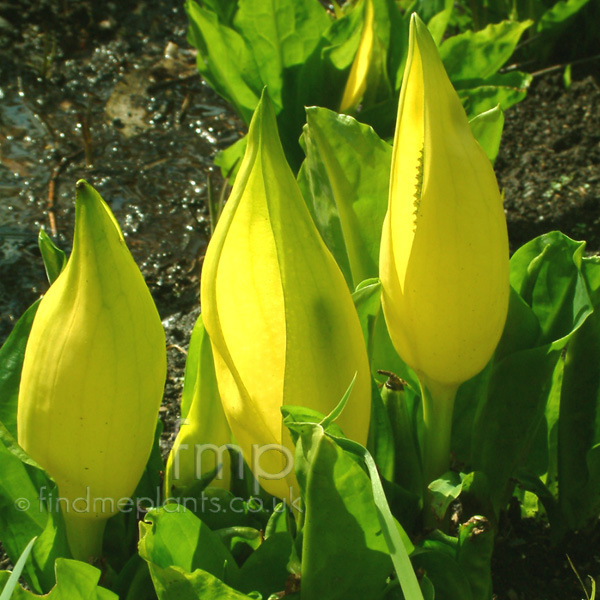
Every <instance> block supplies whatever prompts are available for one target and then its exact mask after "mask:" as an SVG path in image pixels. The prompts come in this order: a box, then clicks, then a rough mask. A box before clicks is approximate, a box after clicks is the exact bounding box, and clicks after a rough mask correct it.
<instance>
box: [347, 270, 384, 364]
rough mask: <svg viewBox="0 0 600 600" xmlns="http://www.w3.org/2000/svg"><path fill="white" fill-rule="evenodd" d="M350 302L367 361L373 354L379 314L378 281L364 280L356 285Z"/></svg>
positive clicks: (379, 295) (379, 284)
mask: <svg viewBox="0 0 600 600" xmlns="http://www.w3.org/2000/svg"><path fill="white" fill-rule="evenodd" d="M352 300H353V301H354V306H355V308H356V312H357V314H358V319H359V321H360V326H361V328H362V332H363V337H364V338H365V345H366V346H367V355H368V356H369V361H370V360H371V357H372V354H373V335H374V333H375V323H376V322H377V319H378V318H379V315H380V313H381V282H380V281H379V279H366V280H365V281H362V282H361V283H359V284H358V286H357V288H356V291H355V292H354V293H353V294H352Z"/></svg>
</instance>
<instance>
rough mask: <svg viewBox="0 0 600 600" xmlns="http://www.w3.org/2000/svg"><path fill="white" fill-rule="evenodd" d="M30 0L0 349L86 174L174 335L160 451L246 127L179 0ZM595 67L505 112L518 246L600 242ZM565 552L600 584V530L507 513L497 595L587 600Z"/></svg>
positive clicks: (1, 177)
mask: <svg viewBox="0 0 600 600" xmlns="http://www.w3.org/2000/svg"><path fill="white" fill-rule="evenodd" d="M24 4H25V5H26V6H25V7H24V6H23V5H22V3H18V2H16V0H15V1H12V0H0V8H1V10H0V15H1V16H0V48H4V50H0V100H1V102H0V308H1V311H0V344H1V343H2V342H3V341H4V339H5V338H6V336H7V335H8V333H9V332H10V330H11V328H12V326H13V325H14V322H15V321H16V319H18V317H19V316H20V314H22V312H23V311H24V310H25V308H26V307H27V306H28V305H29V304H31V302H33V301H34V300H35V299H36V298H38V297H39V296H40V294H42V293H43V292H44V291H45V289H46V288H47V283H46V281H45V275H44V270H43V266H42V262H41V258H40V255H39V251H38V249H37V242H36V239H37V233H38V230H39V227H40V226H44V227H45V228H46V230H47V231H48V232H49V233H51V234H52V236H53V238H54V240H55V241H56V243H57V244H58V245H59V246H61V247H62V248H63V249H65V250H67V251H68V250H69V248H70V245H71V241H72V230H73V212H74V211H73V197H74V184H75V182H76V181H77V179H79V178H81V177H84V178H86V179H87V180H88V181H89V182H90V183H91V184H93V185H94V186H95V187H96V188H97V189H98V191H99V192H100V193H101V194H102V195H103V197H104V198H105V200H106V201H107V202H108V203H109V204H110V205H111V206H112V209H113V211H114V212H115V215H116V217H117V219H118V221H119V222H120V223H121V226H122V228H123V231H124V234H125V236H126V238H127V242H128V245H129V247H130V249H131V251H132V253H133V255H134V257H135V259H136V260H137V262H138V264H139V265H140V267H141V269H142V272H143V274H144V276H145V277H146V280H147V282H148V285H149V287H150V289H151V292H152V294H153V297H154V299H155V301H156V303H157V306H158V309H159V312H160V314H161V317H162V319H163V323H164V325H165V328H166V331H167V341H168V345H169V351H168V353H169V375H168V381H167V388H166V393H165V402H164V404H163V407H162V409H161V417H162V418H163V420H164V422H165V435H164V436H163V444H164V446H163V447H164V449H167V448H168V447H169V445H170V443H171V441H172V437H173V432H174V431H175V428H176V419H177V416H178V402H179V399H180V394H181V386H182V381H183V367H184V363H185V349H186V348H187V344H188V342H189V334H190V332H191V328H192V326H193V324H194V321H195V319H196V318H197V316H198V313H199V306H198V296H199V293H198V288H199V272H200V263H201V260H202V256H203V253H204V249H205V246H206V242H207V210H206V196H207V178H208V177H209V176H210V177H211V178H212V179H213V182H214V183H215V184H216V185H217V187H218V186H219V185H220V179H219V177H218V174H216V173H213V172H212V167H211V164H212V158H213V156H214V154H215V152H216V151H217V150H218V149H220V148H223V147H226V146H228V145H229V144H230V143H232V142H233V141H234V140H235V139H236V137H237V136H238V135H239V134H240V131H239V125H238V121H237V120H236V119H235V117H234V115H232V113H231V112H230V109H228V108H227V106H226V104H225V103H224V102H222V101H221V100H220V99H219V98H218V97H217V96H216V95H215V94H214V93H213V92H212V91H211V90H210V89H209V88H208V87H207V86H206V85H205V84H204V83H203V82H202V81H201V80H200V79H199V77H198V76H197V73H196V69H195V58H194V54H193V52H192V51H191V50H190V49H189V47H188V46H187V43H186V41H185V30H186V16H185V13H184V10H183V8H182V2H180V1H179V0H155V1H154V2H148V3H147V2H143V1H141V0H140V1H139V2H137V3H135V2H131V3H129V2H128V3H120V2H94V1H93V0H78V1H77V2H54V1H53V0H32V1H30V2H29V3H24ZM169 43H170V44H169ZM594 69H596V71H594ZM598 71H600V65H599V64H598V62H596V63H589V64H586V65H583V66H581V67H578V68H574V69H573V83H572V85H571V87H570V88H569V89H566V88H565V86H564V85H563V82H562V76H561V72H559V71H555V72H550V73H547V74H545V75H540V76H537V77H535V78H534V81H533V85H532V87H531V90H530V93H529V95H528V97H527V98H526V99H525V100H524V101H523V102H522V103H521V104H519V105H517V106H515V107H513V108H511V109H510V110H509V111H508V112H507V113H506V125H505V133H504V137H503V143H502V146H501V150H500V154H499V156H498V159H497V161H496V165H495V167H496V172H497V174H498V179H499V183H500V186H501V187H502V188H503V189H504V193H505V206H506V212H507V220H508V227H509V236H510V241H511V249H512V250H515V249H516V248H517V247H519V246H520V245H522V244H523V243H525V242H526V241H528V240H530V239H532V238H533V237H535V236H537V235H539V234H541V233H544V232H547V231H551V230H553V229H560V230H562V231H563V232H564V233H566V234H568V235H569V236H571V237H573V238H575V239H586V240H587V241H588V250H589V251H590V252H598V251H600V89H599V80H598ZM567 554H568V555H569V556H570V558H571V559H572V561H573V563H574V565H575V568H576V569H577V571H578V573H579V574H580V576H581V577H582V579H585V578H586V576H588V575H591V576H593V577H595V578H597V579H599V580H600V550H599V548H598V544H597V531H596V530H594V531H590V532H580V533H578V534H577V535H576V536H573V538H572V539H570V540H567V541H565V542H564V543H561V544H560V545H558V546H556V547H555V546H552V544H551V543H550V536H549V533H548V530H547V528H546V527H545V525H544V524H543V523H540V522H537V521H532V520H523V521H522V520H520V519H519V518H514V515H513V517H512V518H511V519H508V517H507V518H506V520H505V524H504V526H503V528H502V529H501V531H500V534H499V537H498V542H497V546H496V551H495V555H494V562H493V574H494V590H495V593H496V598H497V600H521V599H522V600H525V599H526V600H538V599H539V600H542V599H543V600H553V599H556V600H568V599H573V600H576V599H579V598H583V597H584V593H583V589H582V588H581V586H580V584H579V582H578V581H577V578H576V577H575V575H574V573H573V570H572V569H571V567H570V566H569V563H568V560H567V558H566V555H567ZM5 560H6V559H5V557H3V556H2V554H1V550H0V567H4V566H5V564H6V562H5Z"/></svg>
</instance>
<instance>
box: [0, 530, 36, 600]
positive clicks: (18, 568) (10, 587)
mask: <svg viewBox="0 0 600 600" xmlns="http://www.w3.org/2000/svg"><path fill="white" fill-rule="evenodd" d="M36 539H37V538H35V537H34V538H32V539H31V541H30V542H29V544H27V546H25V550H23V552H22V553H21V556H19V560H18V561H17V564H16V565H15V568H14V569H13V571H12V573H11V574H10V577H9V578H8V581H7V582H6V585H5V586H4V589H3V590H2V593H1V594H0V600H10V598H11V596H12V594H13V591H14V589H15V588H16V587H17V584H18V583H19V577H21V573H22V572H23V568H24V567H25V563H26V562H27V559H28V558H29V554H30V553H31V549H32V548H33V544H35V540H36Z"/></svg>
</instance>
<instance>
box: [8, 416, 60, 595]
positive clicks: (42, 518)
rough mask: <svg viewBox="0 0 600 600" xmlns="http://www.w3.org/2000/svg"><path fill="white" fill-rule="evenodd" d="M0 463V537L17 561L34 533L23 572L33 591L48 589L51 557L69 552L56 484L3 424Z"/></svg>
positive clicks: (51, 582) (53, 558) (51, 566)
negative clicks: (28, 559)
mask: <svg viewBox="0 0 600 600" xmlns="http://www.w3.org/2000/svg"><path fill="white" fill-rule="evenodd" d="M0 464H2V477H1V478H0V540H1V541H2V544H3V546H4V548H5V550H6V553H7V554H8V556H9V557H10V558H11V559H12V560H13V562H16V561H17V558H18V557H19V556H20V554H21V553H22V552H23V550H24V549H25V548H26V546H27V544H28V543H29V541H30V540H31V538H33V537H37V540H36V542H35V544H34V547H33V550H32V554H31V560H30V561H28V562H27V565H26V567H25V572H24V575H25V577H26V579H27V581H28V583H29V584H30V585H31V587H32V588H33V589H34V590H35V591H36V592H47V591H48V590H50V588H51V587H52V586H53V585H54V560H55V559H56V558H57V557H60V556H70V554H69V550H68V548H67V541H66V537H65V532H64V525H63V523H62V518H61V515H60V509H59V507H58V505H57V502H56V498H57V493H56V486H55V485H54V483H52V482H51V481H50V479H49V478H48V477H47V476H46V474H45V473H44V472H43V471H42V470H41V469H40V468H39V467H38V466H36V465H35V463H33V461H31V459H30V458H29V457H28V456H27V455H26V454H25V453H24V452H23V450H22V449H21V448H20V447H19V446H17V444H16V441H15V440H14V439H13V438H12V437H11V436H10V434H9V433H8V431H7V430H6V429H5V428H3V426H2V424H0ZM52 498H53V499H54V501H53V500H52Z"/></svg>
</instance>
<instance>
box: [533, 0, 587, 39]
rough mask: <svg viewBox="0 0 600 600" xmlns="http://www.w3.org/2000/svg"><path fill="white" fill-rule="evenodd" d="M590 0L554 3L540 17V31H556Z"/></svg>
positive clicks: (564, 0) (566, 0)
mask: <svg viewBox="0 0 600 600" xmlns="http://www.w3.org/2000/svg"><path fill="white" fill-rule="evenodd" d="M588 2H589V0H559V1H558V2H556V3H554V4H553V5H552V6H551V7H550V8H549V9H548V10H547V11H546V12H545V13H544V14H543V15H542V16H541V17H540V19H539V21H538V23H537V25H536V30H537V31H538V33H549V32H554V31H555V30H556V29H560V28H561V25H562V26H564V25H565V21H567V20H568V19H570V18H571V17H572V16H574V15H575V14H576V13H578V12H579V11H580V10H581V9H582V8H583V7H584V6H585V5H586V4H587V3H588Z"/></svg>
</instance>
